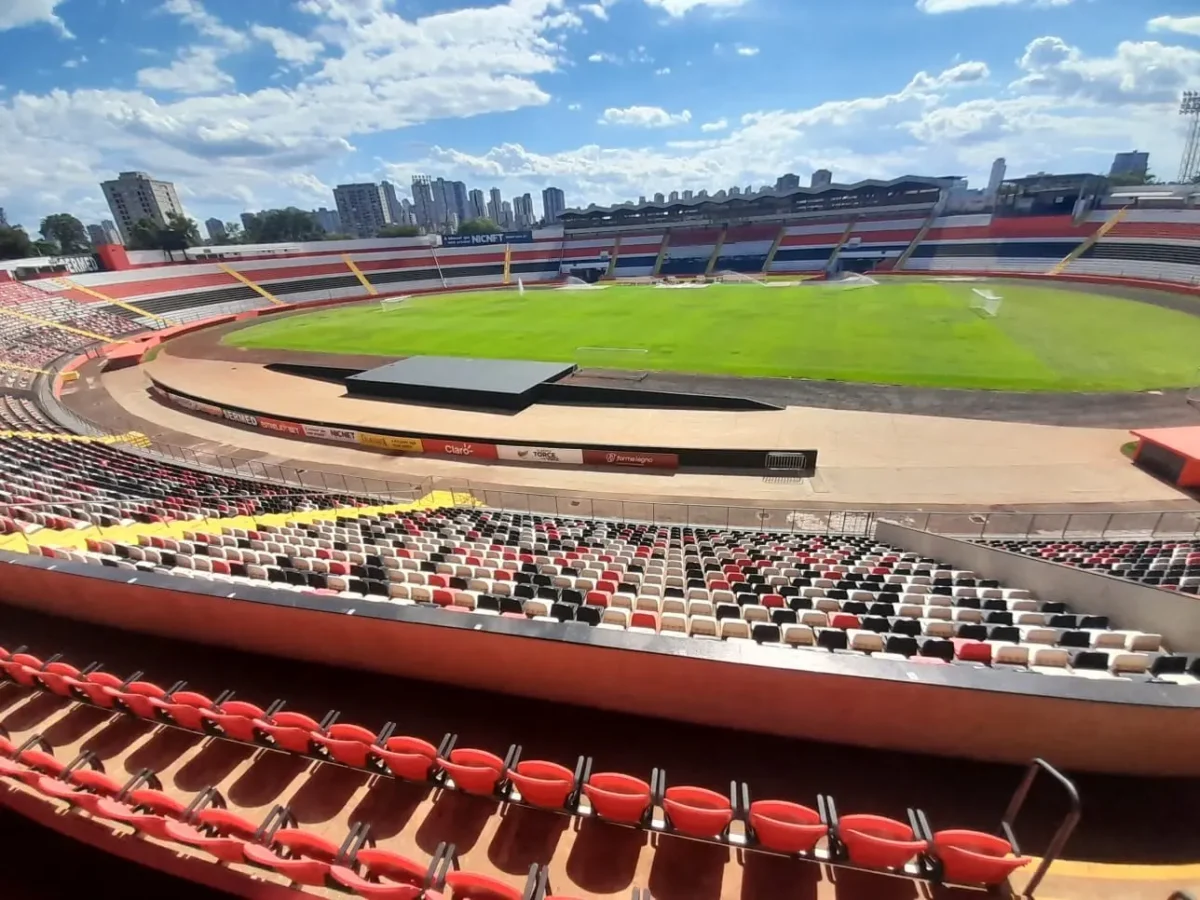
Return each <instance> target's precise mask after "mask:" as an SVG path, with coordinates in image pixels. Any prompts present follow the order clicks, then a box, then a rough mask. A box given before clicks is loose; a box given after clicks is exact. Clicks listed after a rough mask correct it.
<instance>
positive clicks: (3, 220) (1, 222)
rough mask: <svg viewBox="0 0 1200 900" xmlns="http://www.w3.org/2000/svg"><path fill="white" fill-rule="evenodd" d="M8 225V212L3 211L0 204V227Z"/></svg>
mask: <svg viewBox="0 0 1200 900" xmlns="http://www.w3.org/2000/svg"><path fill="white" fill-rule="evenodd" d="M7 227H8V214H7V213H5V212H4V207H3V206H0V228H7Z"/></svg>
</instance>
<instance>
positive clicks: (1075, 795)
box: [1000, 757, 1083, 897]
mask: <svg viewBox="0 0 1200 900" xmlns="http://www.w3.org/2000/svg"><path fill="white" fill-rule="evenodd" d="M1039 771H1044V772H1046V773H1047V774H1049V775H1050V776H1051V777H1053V778H1054V779H1055V780H1056V781H1058V783H1059V784H1061V785H1062V786H1063V788H1064V789H1065V790H1066V792H1067V797H1068V798H1069V800H1070V802H1071V808H1070V810H1069V811H1068V812H1067V814H1066V816H1064V817H1063V820H1062V822H1060V823H1059V826H1058V829H1057V830H1056V831H1055V832H1054V837H1053V838H1051V839H1050V845H1049V846H1048V847H1047V848H1046V852H1045V853H1044V854H1043V855H1042V861H1041V863H1040V864H1039V865H1038V867H1037V869H1036V870H1035V871H1034V873H1033V877H1031V878H1030V879H1029V883H1028V884H1027V885H1026V886H1025V894H1024V896H1026V897H1032V896H1033V892H1034V890H1035V889H1036V888H1037V886H1038V885H1039V884H1041V883H1042V879H1043V878H1045V877H1046V872H1047V871H1048V870H1049V868H1050V865H1051V863H1053V862H1054V861H1055V860H1056V859H1058V855H1059V854H1060V853H1061V852H1062V849H1063V847H1064V846H1066V843H1067V840H1068V839H1070V837H1071V832H1073V831H1074V830H1075V826H1076V825H1078V824H1079V818H1080V816H1082V815H1083V810H1082V804H1081V802H1080V800H1079V790H1078V788H1076V787H1075V783H1074V782H1073V781H1071V779H1070V778H1068V777H1067V776H1066V775H1064V774H1063V773H1062V772H1060V771H1058V769H1056V768H1054V766H1052V765H1050V763H1048V762H1046V761H1045V760H1044V759H1041V758H1040V757H1039V758H1037V759H1035V760H1033V762H1031V763H1030V764H1029V768H1028V769H1026V770H1025V777H1024V778H1023V779H1021V784H1020V786H1019V787H1018V788H1017V790H1016V792H1015V793H1014V794H1013V796H1012V800H1010V801H1009V803H1008V809H1006V810H1005V811H1004V818H1003V819H1001V820H1000V828H1001V829H1002V830H1003V831H1004V836H1005V837H1006V838H1008V842H1009V844H1011V845H1012V849H1013V853H1014V854H1016V855H1017V856H1020V855H1021V847H1020V844H1019V843H1018V842H1017V836H1016V834H1015V833H1014V832H1013V828H1012V826H1013V822H1014V821H1015V820H1016V818H1017V816H1018V815H1019V814H1020V812H1021V808H1022V807H1023V806H1024V805H1025V798H1026V797H1028V796H1029V790H1030V788H1032V787H1033V782H1034V780H1035V779H1036V778H1037V775H1038V772H1039Z"/></svg>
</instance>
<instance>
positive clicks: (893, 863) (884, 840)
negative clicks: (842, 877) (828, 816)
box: [838, 815, 929, 869]
mask: <svg viewBox="0 0 1200 900" xmlns="http://www.w3.org/2000/svg"><path fill="white" fill-rule="evenodd" d="M838 836H839V837H840V838H841V840H842V843H843V844H845V845H846V852H847V853H848V854H849V856H850V861H851V862H852V863H854V864H855V865H857V866H866V867H868V868H871V869H898V868H900V867H901V866H903V865H904V864H905V863H906V862H908V861H909V860H910V859H912V858H913V857H914V856H916V855H917V854H918V853H924V852H925V850H927V849H928V847H929V845H928V843H926V842H925V841H920V840H916V835H914V834H913V830H912V828H910V827H909V826H908V825H906V824H904V823H903V822H897V821H896V820H895V819H888V818H885V817H884V816H871V815H854V816H842V818H841V821H840V822H839V823H838Z"/></svg>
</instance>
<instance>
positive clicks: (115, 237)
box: [100, 219, 121, 244]
mask: <svg viewBox="0 0 1200 900" xmlns="http://www.w3.org/2000/svg"><path fill="white" fill-rule="evenodd" d="M100 227H101V228H102V229H104V237H105V239H106V242H107V243H109V244H119V243H121V232H120V229H118V228H117V223H116V222H114V221H113V220H112V219H101V220H100Z"/></svg>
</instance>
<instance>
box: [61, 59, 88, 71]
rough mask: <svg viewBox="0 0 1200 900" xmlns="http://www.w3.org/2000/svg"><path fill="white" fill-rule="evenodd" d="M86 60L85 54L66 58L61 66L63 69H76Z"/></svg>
mask: <svg viewBox="0 0 1200 900" xmlns="http://www.w3.org/2000/svg"><path fill="white" fill-rule="evenodd" d="M87 61H88V58H87V57H86V56H77V57H75V58H74V59H68V60H67V61H66V62H65V63H63V68H64V69H78V68H79V67H80V66H82V65H83V64H84V63H85V62H87Z"/></svg>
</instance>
